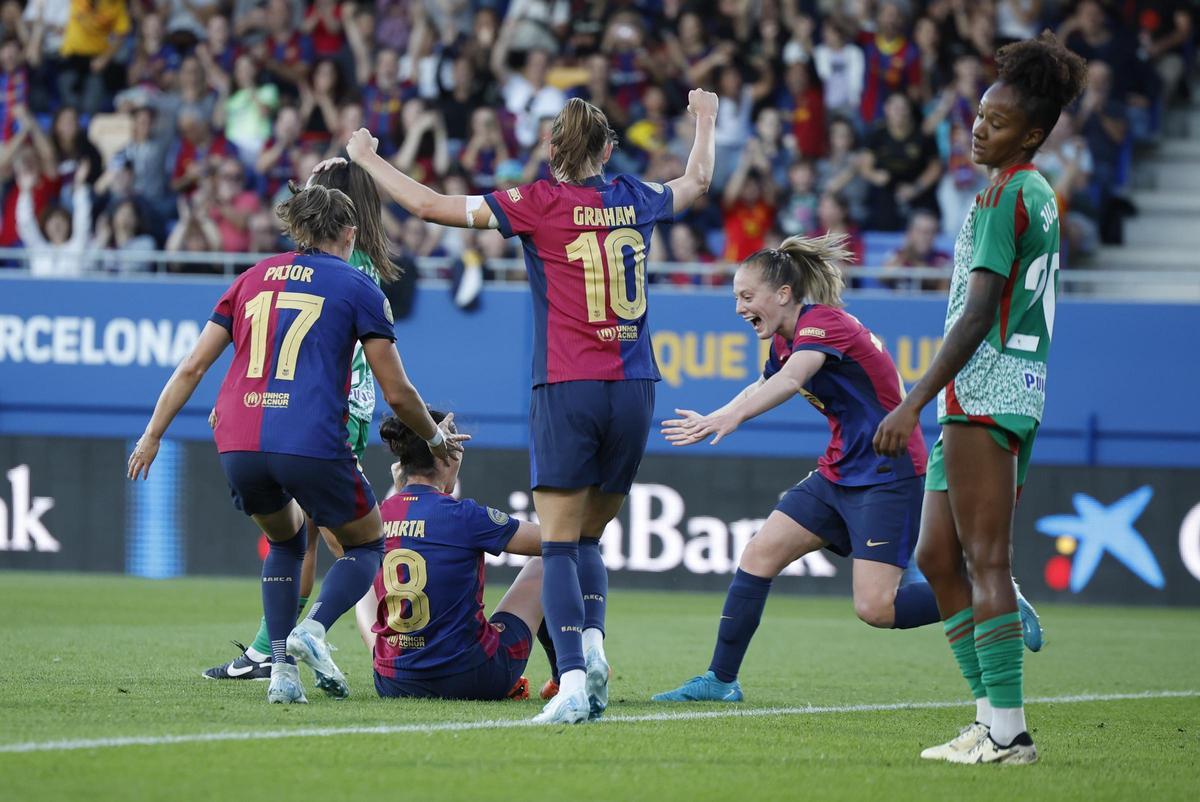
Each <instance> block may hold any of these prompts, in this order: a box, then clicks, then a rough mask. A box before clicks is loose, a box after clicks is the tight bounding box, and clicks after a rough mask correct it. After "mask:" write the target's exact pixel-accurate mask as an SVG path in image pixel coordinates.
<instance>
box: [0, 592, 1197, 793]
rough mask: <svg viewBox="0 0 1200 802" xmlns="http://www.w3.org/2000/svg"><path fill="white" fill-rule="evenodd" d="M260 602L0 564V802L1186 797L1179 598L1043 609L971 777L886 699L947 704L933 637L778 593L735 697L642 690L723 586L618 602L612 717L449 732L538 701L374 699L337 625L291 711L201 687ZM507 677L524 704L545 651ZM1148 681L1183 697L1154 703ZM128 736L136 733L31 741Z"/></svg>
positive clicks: (703, 624) (515, 715) (1193, 756)
mask: <svg viewBox="0 0 1200 802" xmlns="http://www.w3.org/2000/svg"><path fill="white" fill-rule="evenodd" d="M492 590H493V591H496V592H495V593H491V594H489V601H490V602H494V601H495V599H496V598H497V596H498V591H499V590H500V588H499V587H496V588H493V589H492ZM257 594H258V585H257V582H255V581H253V580H210V579H204V580H201V579H185V580H178V581H169V582H155V581H143V580H136V579H130V578H127V577H97V576H84V575H71V574H33V573H4V574H0V609H3V610H4V613H5V616H4V623H3V624H0V658H2V662H0V799H6V800H7V799H12V800H40V799H46V800H62V799H89V800H99V799H120V800H134V799H162V798H169V799H171V800H173V802H182V801H183V800H193V799H197V800H199V799H205V800H208V799H237V798H247V799H257V798H260V797H264V798H266V797H269V798H284V799H303V800H340V799H370V798H372V797H374V798H378V799H394V800H457V799H461V800H481V799H520V800H526V799H528V800H535V799H546V800H568V799H603V800H624V799H653V800H655V801H656V802H662V801H664V800H673V799H681V800H688V801H689V802H695V801H696V800H705V799H721V800H728V799H743V800H775V799H847V800H859V799H875V798H877V799H886V800H889V802H902V801H903V800H908V799H914V800H917V799H919V800H931V799H953V800H964V799H973V798H980V799H1030V800H1036V799H1053V800H1075V799H1078V800H1088V802H1092V801H1093V800H1099V799H1134V798H1140V799H1154V800H1167V799H1185V798H1186V799H1189V800H1191V799H1195V793H1196V788H1197V787H1198V783H1200V770H1198V769H1197V768H1196V766H1197V759H1198V758H1200V695H1197V693H1198V692H1200V671H1198V670H1197V667H1198V666H1200V616H1198V615H1197V611H1196V610H1164V609H1144V608H1142V609H1127V608H1097V607H1090V608H1083V607H1071V606H1063V605H1057V606H1055V605H1045V606H1044V607H1043V608H1042V610H1041V612H1042V620H1043V622H1044V624H1045V625H1046V627H1047V631H1048V638H1049V644H1048V646H1047V647H1046V649H1045V650H1044V651H1043V652H1042V653H1041V654H1037V655H1027V657H1026V662H1025V666H1026V669H1025V678H1026V693H1027V695H1028V696H1030V697H1035V698H1041V699H1051V698H1054V699H1057V700H1056V701H1042V702H1032V703H1031V704H1030V705H1029V708H1028V717H1029V722H1030V726H1031V729H1032V731H1033V735H1034V739H1035V740H1036V741H1037V744H1038V748H1039V750H1040V752H1041V755H1042V760H1041V763H1039V764H1038V765H1036V766H1032V767H976V766H949V765H942V764H930V763H928V762H926V761H922V760H920V759H919V758H918V757H917V754H918V753H919V752H920V750H921V749H922V748H923V747H924V746H927V745H929V744H931V743H934V742H936V741H940V740H944V739H945V738H947V737H949V736H951V735H953V734H954V733H955V732H956V731H957V728H958V727H959V726H960V725H962V724H965V723H967V722H968V721H969V720H970V715H971V712H972V709H971V708H970V707H969V706H968V705H967V704H965V703H964V704H963V705H962V706H961V707H948V706H926V707H921V706H914V707H898V706H897V705H898V703H899V704H903V703H920V702H952V701H954V700H957V699H962V698H963V696H964V692H965V687H964V684H963V682H962V680H961V678H960V677H959V676H958V674H957V672H956V670H955V668H954V665H953V663H952V660H951V657H950V653H949V650H948V648H947V647H946V644H945V641H944V638H943V637H942V634H941V631H940V628H939V627H927V628H925V629H924V630H918V631H909V632H890V631H876V630H872V629H870V628H869V627H867V626H866V625H864V624H862V623H860V622H858V621H857V620H856V619H855V618H854V615H853V612H852V610H851V607H850V603H849V601H848V600H841V599H813V598H803V597H795V596H785V595H783V594H777V595H776V596H774V597H772V599H771V600H770V602H769V603H768V605H767V612H766V616H765V618H764V621H763V625H762V627H761V629H760V630H759V633H758V636H757V638H756V639H755V642H754V644H753V645H752V646H751V649H750V654H749V656H748V659H747V662H746V665H745V667H744V670H743V674H742V680H743V683H744V686H745V690H746V695H747V701H746V702H745V703H743V704H742V705H736V706H705V705H691V706H683V707H675V706H672V707H663V706H660V705H655V704H653V703H650V702H649V701H647V700H648V698H649V696H650V694H652V693H654V692H656V691H659V690H663V689H666V688H668V687H671V686H673V685H674V684H676V683H677V682H678V681H679V680H682V679H686V678H687V677H689V676H691V675H693V674H695V673H697V672H699V671H701V670H703V669H704V668H705V667H706V666H707V663H708V658H709V654H710V649H711V646H712V639H713V636H714V629H715V626H716V619H717V616H718V615H719V612H720V606H721V597H720V596H719V595H714V594H691V593H687V594H685V593H671V594H668V593H644V592H631V591H623V590H620V589H614V591H613V593H612V598H611V602H610V606H609V629H610V636H609V640H608V652H609V658H610V660H611V661H612V664H613V667H614V672H615V673H614V677H613V682H612V686H611V688H612V704H611V706H610V708H609V714H608V716H607V718H608V720H606V721H603V722H600V723H598V724H593V725H587V726H580V727H573V728H566V727H556V728H533V727H525V726H520V725H519V726H503V725H502V724H494V725H482V726H478V727H476V728H473V729H472V728H457V725H458V724H461V723H468V722H487V721H500V722H516V721H519V720H524V719H527V718H529V717H531V716H532V715H534V714H535V713H536V712H537V711H538V710H539V706H540V702H539V701H537V700H531V701H529V702H501V703H490V704H479V703H458V702H436V703H434V702H424V701H421V702H398V701H390V700H389V701H382V700H380V699H378V698H376V697H375V694H374V691H373V689H372V685H371V674H370V662H369V659H368V656H367V654H366V652H365V650H364V649H363V648H362V646H361V643H360V642H359V641H358V639H357V635H356V634H355V633H354V632H353V625H352V624H351V622H350V621H349V620H343V621H342V622H341V623H339V624H338V626H337V627H336V628H334V630H333V632H332V633H331V638H330V639H331V641H332V642H333V643H335V644H336V645H338V646H339V647H340V651H339V652H338V653H337V654H336V655H335V656H336V657H337V659H338V660H339V663H340V665H341V666H342V667H343V669H344V670H345V671H346V674H347V675H348V677H349V680H350V683H351V689H352V694H353V695H352V696H351V698H350V699H348V700H346V701H343V702H334V701H331V700H329V699H327V698H325V697H324V696H323V695H321V694H320V692H319V691H316V690H315V689H314V688H312V684H311V675H307V674H306V675H305V679H306V685H307V687H308V688H309V700H310V704H308V705H307V706H293V707H282V706H271V705H268V704H267V703H266V701H265V694H266V685H265V683H259V682H214V681H210V680H205V679H202V678H201V677H200V672H201V670H202V669H204V668H206V667H208V666H209V665H212V664H214V663H216V662H220V661H222V660H225V659H229V658H230V657H232V656H233V653H232V651H231V647H230V646H229V640H230V639H231V638H238V639H245V638H248V637H249V636H250V635H251V634H252V632H253V630H254V627H255V624H256V621H257V616H258V611H257V610H256V603H257ZM527 673H528V675H529V677H530V681H531V683H532V684H533V686H534V689H535V691H536V688H537V687H540V685H541V682H542V681H543V680H544V679H545V676H546V666H545V659H544V657H543V656H541V654H540V652H538V651H535V654H534V657H533V659H532V661H531V664H530V668H529V670H528V671H527ZM1166 691H1181V692H1191V694H1190V695H1179V696H1162V695H1159V696H1153V695H1151V694H1154V693H1158V692H1166ZM1142 693H1145V694H1146V696H1144V697H1142V698H1127V699H1118V700H1107V701H1078V700H1075V701H1066V700H1064V699H1063V697H1072V696H1080V695H1104V696H1111V695H1122V694H1142ZM809 706H812V707H814V708H817V709H814V710H802V708H807V707H809ZM854 706H860V709H858V710H846V709H845V708H847V707H854ZM873 706H874V708H875V709H872V707H873ZM862 707H866V708H867V709H861V708H862ZM881 707H882V708H884V709H878V708H881ZM776 708H788V709H790V710H787V711H784V712H779V713H770V712H766V711H769V710H771V709H776ZM705 711H711V712H712V713H714V714H716V715H714V716H702V715H697V714H701V713H704V712H705ZM739 711H740V712H742V713H745V714H748V715H735V714H736V713H737V712H739ZM755 711H760V712H755ZM674 712H678V713H682V714H683V715H682V716H681V717H680V718H677V719H667V718H664V717H662V714H667V713H674ZM646 717H650V720H645V719H646ZM639 718H640V719H641V720H638V719H639ZM369 728H383V731H376V732H365V731H362V730H367V729H369ZM355 729H357V730H359V731H358V732H346V731H341V732H334V733H330V732H328V731H329V730H335V731H336V730H355ZM314 730H315V731H316V732H313V731H314ZM305 732H307V733H308V734H307V735H306V734H305ZM235 733H242V734H252V735H253V737H248V738H245V739H241V740H231V739H230V735H231V734H235ZM281 735H287V737H279V736H281ZM164 736H200V737H209V738H212V740H200V739H198V738H194V737H191V738H185V739H184V740H181V741H178V742H175V743H171V742H163V740H162V739H163V737H164ZM123 738H141V739H144V741H143V742H142V743H140V744H128V743H124V744H120V743H118V744H117V745H112V744H110V745H106V746H95V745H92V746H87V747H85V748H72V749H67V750H64V749H61V748H59V749H49V748H47V744H49V743H51V742H61V741H79V740H84V741H91V740H105V739H113V740H118V741H119V739H123ZM18 749H20V750H24V751H17V750H18ZM1189 789H1190V790H1189Z"/></svg>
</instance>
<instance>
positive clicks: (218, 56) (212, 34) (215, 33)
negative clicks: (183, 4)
mask: <svg viewBox="0 0 1200 802" xmlns="http://www.w3.org/2000/svg"><path fill="white" fill-rule="evenodd" d="M204 30H205V39H204V41H203V42H201V43H200V44H198V45H196V51H195V53H196V58H198V59H200V64H201V65H202V66H203V67H204V73H205V75H207V76H208V77H209V80H210V81H211V82H212V83H213V85H214V86H222V87H228V86H229V83H230V81H231V80H232V78H233V66H234V63H235V62H236V61H237V57H238V55H239V48H238V46H237V45H236V44H235V43H234V42H233V40H232V39H231V38H230V30H229V18H228V17H226V16H224V15H222V14H214V15H212V16H211V17H209V18H208V22H207V23H206V24H205V26H204Z"/></svg>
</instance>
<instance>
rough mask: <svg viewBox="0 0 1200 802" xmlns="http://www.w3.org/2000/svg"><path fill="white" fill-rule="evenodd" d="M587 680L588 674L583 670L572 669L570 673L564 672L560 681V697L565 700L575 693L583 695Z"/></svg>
mask: <svg viewBox="0 0 1200 802" xmlns="http://www.w3.org/2000/svg"><path fill="white" fill-rule="evenodd" d="M586 680H587V673H586V672H585V671H584V670H583V669H582V668H572V669H571V670H570V671H564V672H563V675H562V679H561V680H559V685H558V694H559V696H561V697H563V698H564V699H565V698H567V697H568V696H570V695H571V694H573V693H582V692H583V690H584V687H585V686H584V683H585V681H586Z"/></svg>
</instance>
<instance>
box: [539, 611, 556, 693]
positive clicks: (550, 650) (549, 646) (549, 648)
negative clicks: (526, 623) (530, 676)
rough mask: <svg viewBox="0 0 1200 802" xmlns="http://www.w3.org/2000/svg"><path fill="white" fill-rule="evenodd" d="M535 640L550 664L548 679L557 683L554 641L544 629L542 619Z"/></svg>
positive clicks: (543, 620) (544, 624) (544, 622)
mask: <svg viewBox="0 0 1200 802" xmlns="http://www.w3.org/2000/svg"><path fill="white" fill-rule="evenodd" d="M537 639H538V643H540V644H542V649H544V650H545V652H546V659H547V660H548V661H549V662H550V677H551V679H553V680H554V681H555V682H558V654H557V653H556V652H555V651H554V640H553V639H552V638H551V637H550V630H548V629H546V619H544V618H543V619H542V625H541V626H540V627H538V631H537Z"/></svg>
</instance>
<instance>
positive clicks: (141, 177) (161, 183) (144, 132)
mask: <svg viewBox="0 0 1200 802" xmlns="http://www.w3.org/2000/svg"><path fill="white" fill-rule="evenodd" d="M130 114H131V116H132V118H133V120H132V125H131V129H132V136H131V139H130V142H129V144H128V145H126V146H125V147H124V148H123V149H122V150H121V151H120V153H119V154H118V158H119V161H121V162H122V163H123V164H126V165H128V167H129V169H130V170H131V171H132V181H133V185H132V189H133V192H134V193H135V194H136V195H140V196H141V197H143V198H146V199H147V200H148V201H149V202H150V203H152V204H154V206H155V209H156V210H157V211H158V212H159V213H160V214H161V215H163V216H166V215H170V213H171V208H173V206H174V201H172V200H171V198H170V197H169V196H168V192H167V172H166V169H167V145H166V141H165V140H164V139H163V138H161V137H158V136H155V115H156V112H155V110H154V108H153V107H152V106H141V107H139V108H136V109H134V110H133V111H132V112H131V113H130Z"/></svg>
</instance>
